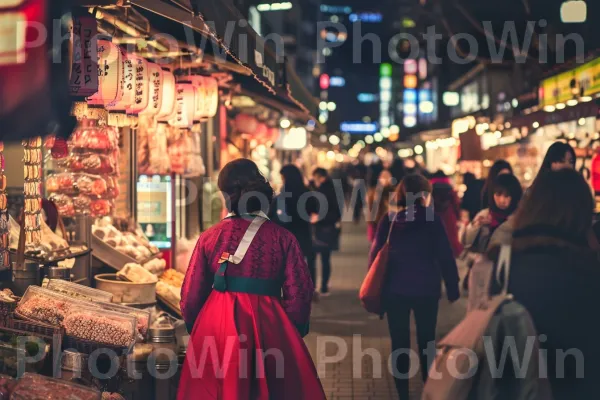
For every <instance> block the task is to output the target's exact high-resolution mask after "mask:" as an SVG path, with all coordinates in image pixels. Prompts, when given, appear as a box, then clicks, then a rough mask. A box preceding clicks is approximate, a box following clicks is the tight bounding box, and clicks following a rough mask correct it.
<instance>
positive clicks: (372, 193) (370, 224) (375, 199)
mask: <svg viewBox="0 0 600 400" xmlns="http://www.w3.org/2000/svg"><path fill="white" fill-rule="evenodd" d="M393 183H394V178H393V177H392V174H391V173H390V171H389V170H387V169H384V170H383V171H381V173H380V174H379V176H378V177H377V180H376V182H375V184H374V185H370V187H369V190H368V192H367V207H368V210H369V218H368V220H367V239H368V240H369V243H372V242H373V240H374V239H375V232H376V231H377V225H379V222H380V221H381V219H382V218H384V217H385V216H386V215H387V213H388V208H389V203H390V196H391V194H392V193H393V191H394V185H393Z"/></svg>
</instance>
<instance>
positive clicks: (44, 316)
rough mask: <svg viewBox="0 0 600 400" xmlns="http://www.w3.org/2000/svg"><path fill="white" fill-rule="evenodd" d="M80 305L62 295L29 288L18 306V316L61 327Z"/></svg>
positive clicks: (46, 290) (32, 287) (42, 289)
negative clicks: (67, 316) (68, 315)
mask: <svg viewBox="0 0 600 400" xmlns="http://www.w3.org/2000/svg"><path fill="white" fill-rule="evenodd" d="M78 304H79V303H78V302H77V300H75V299H71V298H69V297H67V296H64V295H61V294H60V293H56V292H53V291H51V290H48V289H44V288H41V287H39V286H29V287H28V288H27V290H26V291H25V294H24V295H23V298H22V299H21V301H20V302H19V305H18V306H17V309H16V313H17V315H18V316H20V317H22V318H25V319H29V320H32V321H37V322H42V323H44V324H48V325H52V326H61V325H62V323H63V320H64V318H65V316H66V315H67V314H69V312H70V311H71V309H73V308H77V307H74V306H76V305H78Z"/></svg>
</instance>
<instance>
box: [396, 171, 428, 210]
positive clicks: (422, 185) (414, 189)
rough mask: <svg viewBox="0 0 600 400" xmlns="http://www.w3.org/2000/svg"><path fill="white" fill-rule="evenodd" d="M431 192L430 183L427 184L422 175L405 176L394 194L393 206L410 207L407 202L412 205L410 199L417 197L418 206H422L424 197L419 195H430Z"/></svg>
mask: <svg viewBox="0 0 600 400" xmlns="http://www.w3.org/2000/svg"><path fill="white" fill-rule="evenodd" d="M431 192H433V188H432V187H431V182H429V181H428V180H427V178H425V177H424V176H423V175H418V174H412V175H406V176H405V177H404V179H402V182H400V184H399V185H398V187H397V188H396V191H395V192H394V200H393V204H395V205H396V206H397V207H408V206H410V205H412V204H408V203H409V201H410V203H412V199H413V198H415V197H417V198H418V200H417V201H418V204H419V205H421V206H424V204H423V202H424V200H425V199H424V196H421V194H425V193H429V194H430V193H431ZM409 195H410V196H411V199H409ZM418 196H419V197H418Z"/></svg>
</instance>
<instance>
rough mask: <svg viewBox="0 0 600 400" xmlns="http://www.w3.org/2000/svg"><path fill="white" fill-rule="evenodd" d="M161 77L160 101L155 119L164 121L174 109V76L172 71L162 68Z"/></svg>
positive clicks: (169, 117)
mask: <svg viewBox="0 0 600 400" xmlns="http://www.w3.org/2000/svg"><path fill="white" fill-rule="evenodd" d="M162 79H163V83H162V101H161V104H160V110H159V111H158V114H157V115H156V119H158V120H159V121H165V122H166V121H168V120H169V119H171V117H172V116H173V112H174V111H175V76H174V75H173V73H172V72H170V71H165V70H163V72H162Z"/></svg>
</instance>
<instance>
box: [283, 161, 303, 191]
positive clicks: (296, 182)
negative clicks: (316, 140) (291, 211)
mask: <svg viewBox="0 0 600 400" xmlns="http://www.w3.org/2000/svg"><path fill="white" fill-rule="evenodd" d="M279 173H280V174H281V176H283V180H284V181H285V182H284V185H285V187H284V189H285V191H286V192H287V193H292V195H293V196H300V195H302V194H303V193H305V192H307V191H308V189H307V188H306V185H305V184H304V177H303V176H302V172H300V169H299V168H298V167H296V166H295V165H293V164H288V165H285V166H284V167H283V168H281V171H279Z"/></svg>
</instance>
